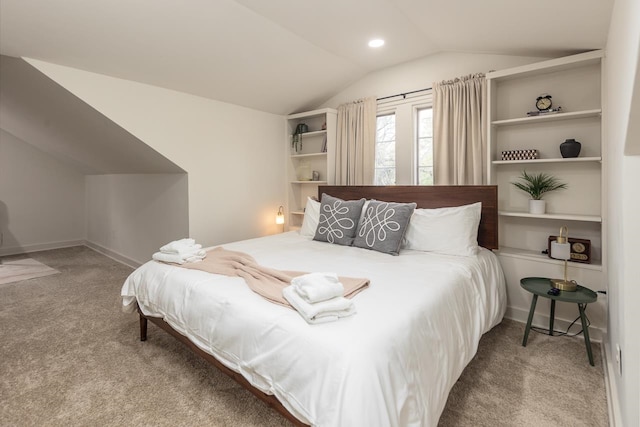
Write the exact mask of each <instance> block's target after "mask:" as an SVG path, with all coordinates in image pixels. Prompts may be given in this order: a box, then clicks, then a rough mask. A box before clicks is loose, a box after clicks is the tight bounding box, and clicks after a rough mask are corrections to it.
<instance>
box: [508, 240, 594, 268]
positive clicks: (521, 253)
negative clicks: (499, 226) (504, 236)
mask: <svg viewBox="0 0 640 427" xmlns="http://www.w3.org/2000/svg"><path fill="white" fill-rule="evenodd" d="M496 253H497V254H498V255H500V256H506V257H512V258H519V259H525V260H529V261H538V262H545V263H549V264H557V265H564V261H561V260H558V259H552V258H549V256H548V255H547V254H543V253H542V252H536V251H530V250H527V249H518V248H508V247H505V246H503V247H500V249H499V250H498V251H497V252H496ZM567 265H568V266H569V267H576V268H584V269H587V270H596V271H602V264H599V263H591V264H584V263H580V262H568V263H567Z"/></svg>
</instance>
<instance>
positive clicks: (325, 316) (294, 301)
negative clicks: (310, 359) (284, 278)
mask: <svg viewBox="0 0 640 427" xmlns="http://www.w3.org/2000/svg"><path fill="white" fill-rule="evenodd" d="M282 295H283V296H284V298H285V299H286V300H287V301H289V304H291V305H292V306H293V308H295V309H296V310H297V311H298V313H300V315H301V316H302V318H303V319H304V320H306V321H307V323H311V324H316V323H326V322H332V321H334V320H338V319H339V318H340V317H347V316H351V315H354V314H355V313H356V307H355V305H354V304H353V301H351V300H350V299H347V298H344V297H336V298H332V299H330V300H326V301H322V302H317V303H315V304H310V303H308V302H307V301H305V300H304V298H302V297H301V296H300V295H299V294H298V292H297V291H296V288H295V286H287V287H286V288H284V289H283V290H282Z"/></svg>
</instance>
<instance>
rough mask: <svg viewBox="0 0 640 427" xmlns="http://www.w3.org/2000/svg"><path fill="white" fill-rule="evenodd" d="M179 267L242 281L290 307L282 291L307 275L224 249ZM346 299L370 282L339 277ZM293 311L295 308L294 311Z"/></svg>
mask: <svg viewBox="0 0 640 427" xmlns="http://www.w3.org/2000/svg"><path fill="white" fill-rule="evenodd" d="M179 267H184V268H190V269H193V270H202V271H206V272H209V273H214V274H221V275H223V276H230V277H242V278H243V279H244V280H245V281H246V282H247V285H249V287H250V288H251V290H253V291H254V292H256V293H257V294H259V295H261V296H262V297H264V298H266V299H268V300H269V301H271V302H274V303H276V304H280V305H284V306H287V307H291V304H289V303H288V302H287V300H286V299H284V297H283V296H282V289H284V288H286V287H287V286H289V285H290V283H291V279H293V278H294V277H296V276H301V275H303V274H306V273H304V272H300V271H282V270H276V269H273V268H268V267H263V266H261V265H259V264H258V263H257V262H256V260H255V259H254V258H253V257H252V256H251V255H249V254H246V253H243V252H234V251H228V250H226V249H223V248H221V247H218V248H214V249H211V250H209V251H208V252H207V257H206V258H205V259H203V260H202V261H200V262H193V263H186V264H182V265H179ZM339 279H340V282H341V283H342V285H343V286H344V296H345V297H346V298H350V297H353V296H354V295H355V294H357V293H358V292H360V291H361V290H363V289H364V288H365V287H367V286H368V285H369V279H358V278H352V277H340V278H339ZM291 308H293V307H291Z"/></svg>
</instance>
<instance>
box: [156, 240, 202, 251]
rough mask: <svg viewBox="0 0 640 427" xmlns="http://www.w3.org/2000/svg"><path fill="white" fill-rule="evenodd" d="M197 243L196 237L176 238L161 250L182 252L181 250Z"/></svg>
mask: <svg viewBox="0 0 640 427" xmlns="http://www.w3.org/2000/svg"><path fill="white" fill-rule="evenodd" d="M195 244H196V241H195V240H194V239H180V240H174V241H173V242H170V243H167V244H166V245H164V246H163V247H161V248H160V252H180V251H181V250H184V249H185V248H189V247H191V246H193V245H195ZM200 248H202V246H200ZM200 248H198V249H200Z"/></svg>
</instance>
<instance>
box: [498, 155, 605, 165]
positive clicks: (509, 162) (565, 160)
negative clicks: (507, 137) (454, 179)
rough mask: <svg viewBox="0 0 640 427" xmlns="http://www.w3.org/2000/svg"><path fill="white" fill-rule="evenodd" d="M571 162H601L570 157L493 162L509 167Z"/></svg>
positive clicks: (589, 158)
mask: <svg viewBox="0 0 640 427" xmlns="http://www.w3.org/2000/svg"><path fill="white" fill-rule="evenodd" d="M573 162H602V157H571V158H561V157H558V158H555V159H530V160H494V161H492V162H491V163H493V164H494V165H511V164H516V163H573Z"/></svg>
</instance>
